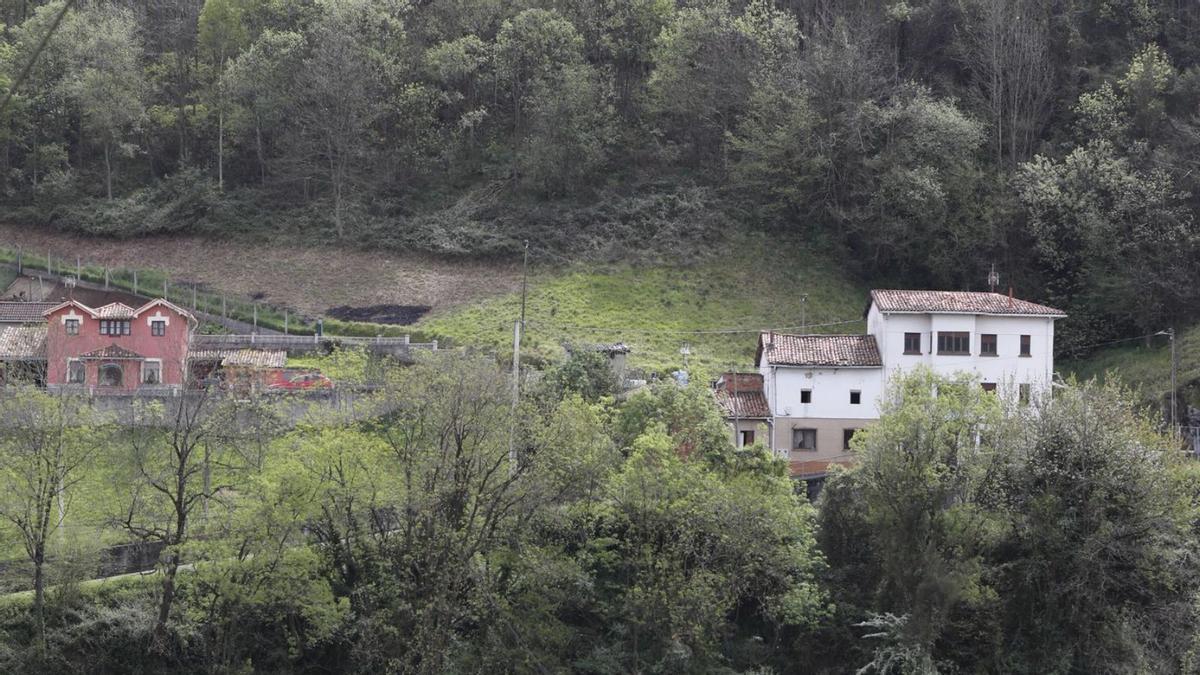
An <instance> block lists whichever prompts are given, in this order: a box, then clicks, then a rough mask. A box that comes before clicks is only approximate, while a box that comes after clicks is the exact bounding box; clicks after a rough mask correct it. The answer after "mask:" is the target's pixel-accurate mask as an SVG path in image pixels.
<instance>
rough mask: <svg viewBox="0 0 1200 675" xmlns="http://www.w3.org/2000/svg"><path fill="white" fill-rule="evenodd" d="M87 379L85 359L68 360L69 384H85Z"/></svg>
mask: <svg viewBox="0 0 1200 675" xmlns="http://www.w3.org/2000/svg"><path fill="white" fill-rule="evenodd" d="M86 379H87V371H86V370H84V367H83V361H79V360H76V359H72V360H70V361H67V384H83V383H84V380H86Z"/></svg>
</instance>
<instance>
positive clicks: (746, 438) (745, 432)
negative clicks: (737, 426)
mask: <svg viewBox="0 0 1200 675" xmlns="http://www.w3.org/2000/svg"><path fill="white" fill-rule="evenodd" d="M741 435H742V447H743V448H744V447H746V446H749V445H754V430H753V429H742V431H741Z"/></svg>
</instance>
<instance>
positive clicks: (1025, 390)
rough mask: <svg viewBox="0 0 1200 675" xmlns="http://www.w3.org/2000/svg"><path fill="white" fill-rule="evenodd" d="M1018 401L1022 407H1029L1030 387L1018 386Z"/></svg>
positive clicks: (1025, 385) (1026, 385)
mask: <svg viewBox="0 0 1200 675" xmlns="http://www.w3.org/2000/svg"><path fill="white" fill-rule="evenodd" d="M1017 401H1018V402H1020V404H1021V405H1029V385H1028V384H1021V385H1017Z"/></svg>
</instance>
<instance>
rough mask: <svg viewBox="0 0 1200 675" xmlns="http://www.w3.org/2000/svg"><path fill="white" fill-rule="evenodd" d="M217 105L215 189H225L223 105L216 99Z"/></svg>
mask: <svg viewBox="0 0 1200 675" xmlns="http://www.w3.org/2000/svg"><path fill="white" fill-rule="evenodd" d="M217 105H218V106H220V110H218V111H217V189H218V190H221V191H224V190H225V106H224V105H222V104H221V102H220V100H218V102H217Z"/></svg>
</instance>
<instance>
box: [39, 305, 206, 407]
mask: <svg viewBox="0 0 1200 675" xmlns="http://www.w3.org/2000/svg"><path fill="white" fill-rule="evenodd" d="M45 319H46V343H45V358H46V383H47V384H48V385H50V386H75V387H84V388H87V389H89V390H92V391H97V392H104V391H110V392H119V391H133V390H136V389H141V388H144V387H168V388H178V387H181V386H183V384H184V381H185V379H186V375H187V361H188V344H189V341H190V337H191V333H192V331H193V330H194V329H195V327H196V319H195V317H194V316H192V314H191V313H190V312H188V311H187V310H185V309H182V308H180V307H178V306H176V305H174V304H172V303H170V302H168V301H166V300H163V299H157V300H151V301H150V302H147V303H146V304H144V305H142V306H141V307H138V308H133V307H129V306H127V305H124V304H122V303H119V302H114V303H110V304H107V305H104V306H102V307H98V308H92V307H88V306H87V305H84V304H83V303H80V302H77V301H74V300H68V301H66V302H63V303H61V304H58V305H56V306H54V307H52V308H50V309H49V310H47V311H46V312H45Z"/></svg>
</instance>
